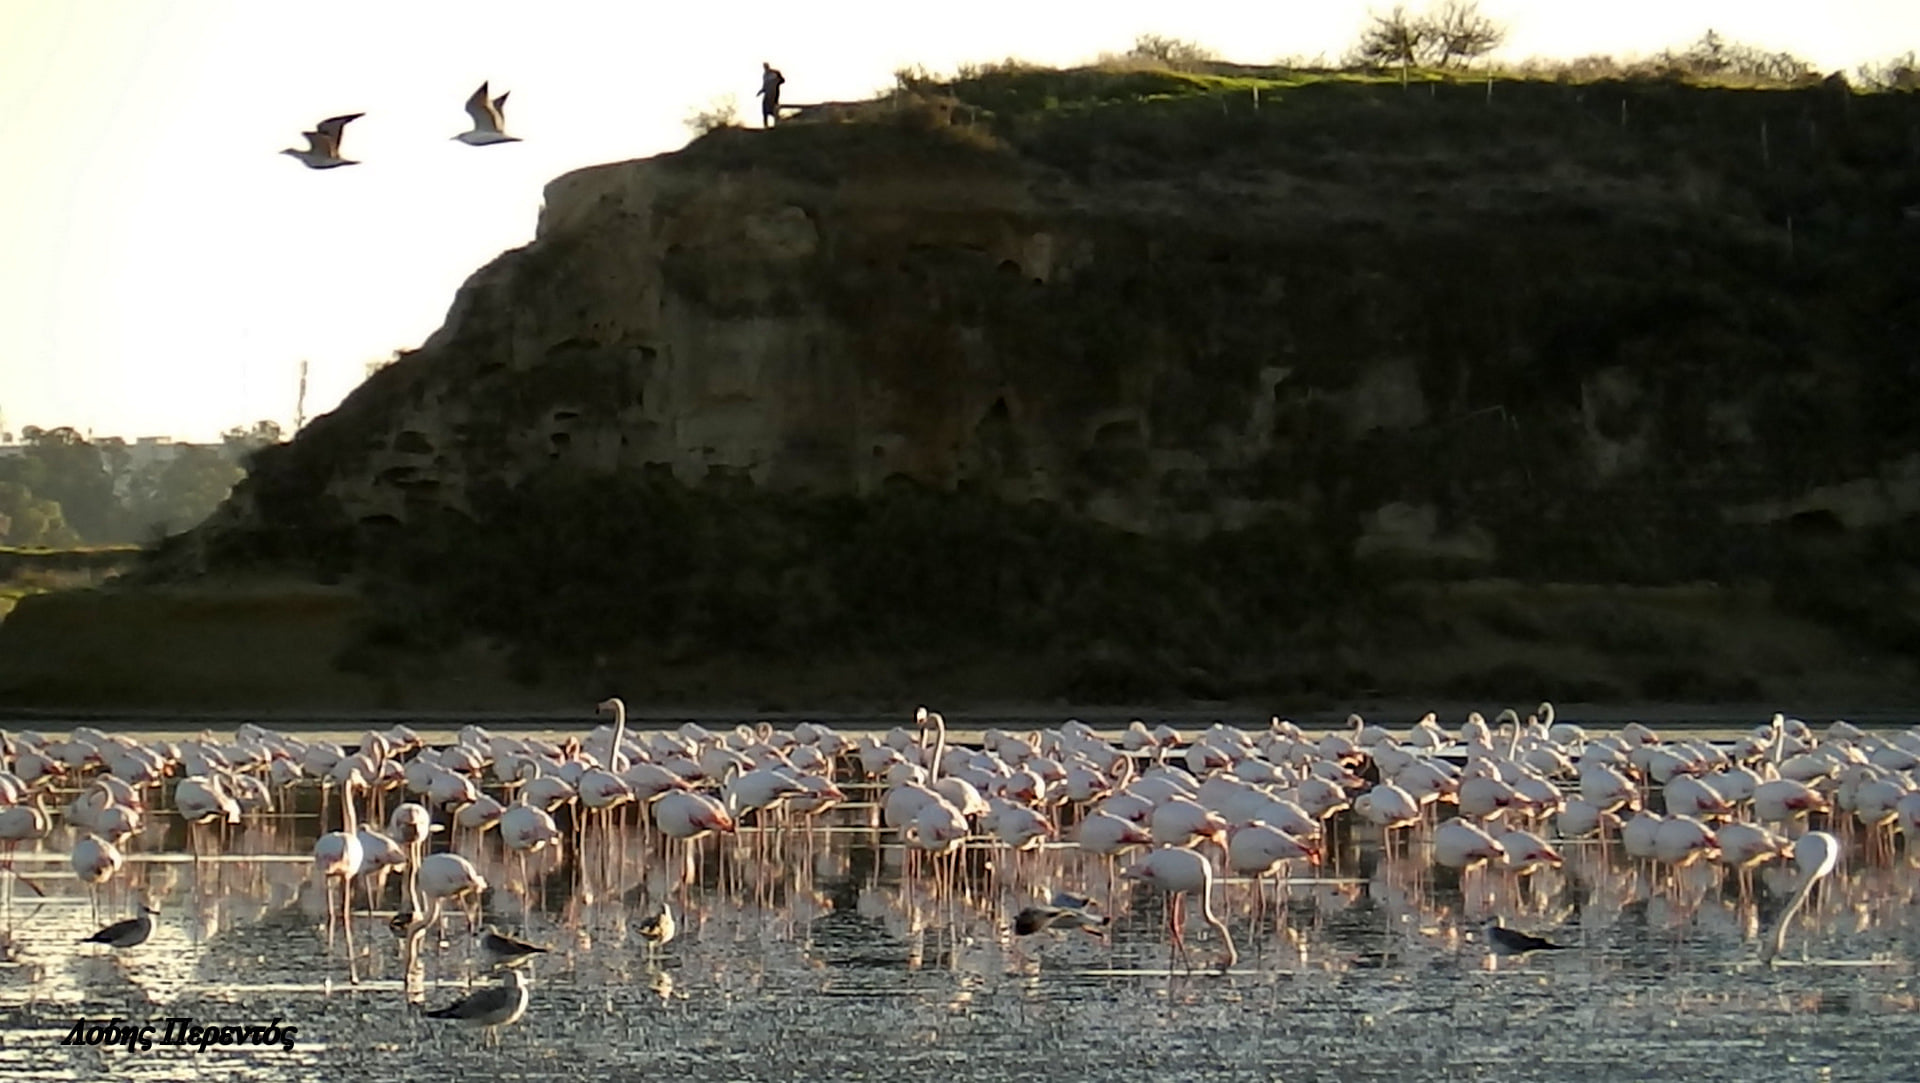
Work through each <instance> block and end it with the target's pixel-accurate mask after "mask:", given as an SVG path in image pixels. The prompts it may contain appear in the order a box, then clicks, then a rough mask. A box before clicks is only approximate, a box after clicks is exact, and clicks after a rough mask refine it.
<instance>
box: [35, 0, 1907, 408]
mask: <svg viewBox="0 0 1920 1083" xmlns="http://www.w3.org/2000/svg"><path fill="white" fill-rule="evenodd" d="M1375 6H1376V7H1378V8H1381V9H1384V8H1386V7H1388V6H1390V3H1389V2H1379V3H1376V4H1375ZM1421 6H1422V4H1421V2H1420V0H1414V2H1412V3H1409V4H1408V7H1409V8H1410V9H1412V10H1419V9H1420V8H1421ZM1367 8H1368V5H1367V4H1366V3H1365V2H1364V0H1263V2H1261V3H1253V2H1249V0H1236V2H1232V3H1213V2H1207V0H1190V2H1187V3H1167V2H1166V0H1156V2H1153V3H1147V2H1141V0H1103V2H1101V3H1098V4H1094V3H1079V2H1077V3H1064V2H1054V0H1017V2H1016V0H968V2H966V3H963V4H959V5H948V6H945V7H939V6H927V5H916V4H911V3H907V4H903V3H900V2H898V0H883V2H855V0H815V2H810V3H796V2H794V0H782V2H779V3H769V2H760V0H721V2H715V3H696V4H684V5H672V4H660V3H641V2H639V0H599V2H589V0H542V2H539V3H532V2H527V0H459V2H444V0H371V2H364V0H326V2H324V3H310V2H305V0H0V429H4V430H6V431H11V432H16V433H17V432H18V431H19V430H20V429H21V428H22V427H24V426H26V425H40V426H43V427H52V426H55V425H63V424H64V425H73V426H75V427H76V428H79V429H81V430H83V431H86V430H91V431H92V432H93V433H94V434H95V435H97V436H110V435H120V436H127V437H130V438H131V437H137V436H147V435H170V436H174V437H176V438H183V439H194V440H206V439H211V438H213V437H215V436H216V434H218V433H219V432H220V431H221V430H222V429H225V428H227V427H229V426H231V425H235V424H245V423H251V422H252V421H254V420H255V419H258V418H272V419H274V420H277V421H279V422H281V423H282V424H283V425H284V424H290V423H291V421H292V419H293V413H294V403H295V388H296V380H297V371H298V366H299V363H300V361H301V360H302V359H303V358H304V359H306V360H307V361H309V362H310V363H311V376H310V385H309V390H308V396H307V415H308V417H309V418H311V417H313V416H315V415H317V414H319V413H322V412H324V411H326V410H328V409H330V408H332V407H333V406H334V405H336V404H337V403H338V402H339V400H340V399H341V398H342V397H343V396H344V395H345V394H346V393H347V392H348V391H350V390H351V389H352V388H353V386H354V385H356V384H357V383H359V381H360V380H361V379H362V378H364V376H365V372H366V365H367V363H368V362H369V361H375V360H381V359H384V358H386V357H388V356H390V355H391V353H392V351H393V350H395V349H398V348H411V347H414V346H417V345H419V343H420V342H421V341H422V340H424V339H425V338H426V337H427V336H428V335H429V334H431V333H432V331H433V330H434V329H435V328H436V327H438V326H439V324H440V322H441V320H442V318H443V317H444V316H445V314H446V310H447V306H448V305H449V304H450V303H451V302H452V300H453V295H454V291H455V290H456V289H457V288H458V287H459V285H460V283H461V282H462V281H464V280H465V278H466V277H467V276H468V275H469V274H471V273H472V272H473V271H475V270H477V269H478V268H479V267H480V266H481V265H482V264H484V263H486V262H487V261H488V260H490V259H491V258H493V257H494V256H495V255H497V254H499V253H500V252H501V251H503V250H505V249H508V248H513V247H516V246H518V245H522V244H525V243H526V242H527V241H529V240H531V239H532V237H533V227H534V220H535V216H536V214H537V213H538V210H539V207H540V194H541V188H542V186H543V185H545V183H546V182H547V181H548V180H551V179H552V178H554V177H556V176H558V175H560V174H561V173H564V172H567V171H569V170H572V169H577V168H580V167H582V166H588V165H594V164H597V163H601V162H610V161H620V160H624V159H629V158H638V157H644V156H647V155H652V154H658V153H661V152H664V151H669V150H673V149H675V148H677V147H679V146H681V145H683V144H684V143H685V142H686V140H687V131H686V128H685V127H684V125H683V123H682V121H683V119H684V118H685V117H686V116H687V115H688V113H689V112H690V111H692V110H693V109H694V108H696V107H699V106H702V105H705V104H707V103H708V102H709V101H711V100H712V99H714V98H715V97H717V96H721V95H732V96H734V97H735V98H736V99H737V100H738V102H739V105H740V110H741V114H742V116H743V117H746V118H753V117H754V116H756V114H755V110H754V105H755V101H754V98H753V92H754V90H755V89H756V88H757V86H758V85H759V82H758V77H759V68H760V62H761V60H763V59H764V60H769V61H772V62H773V64H774V65H775V66H776V67H778V68H780V69H781V70H782V71H783V72H785V74H786V76H787V87H786V100H788V101H792V102H805V101H819V100H834V99H847V98H855V97H862V96H866V95H868V94H870V93H872V92H874V91H875V90H878V89H880V88H882V87H884V86H886V85H888V84H889V83H890V82H891V74H892V72H893V71H894V70H895V69H896V68H899V67H902V66H904V65H908V64H915V63H918V64H922V65H925V66H926V67H928V68H930V69H933V70H934V71H950V70H952V68H953V66H954V65H955V64H956V63H959V62H962V61H969V60H987V59H996V58H1000V57H1005V56H1010V55H1011V56H1019V57H1023V58H1025V59H1029V60H1034V61H1039V62H1046V63H1058V64H1067V63H1075V62H1079V61H1083V60H1087V59H1091V58H1092V57H1093V56H1094V55H1096V54H1098V53H1100V52H1101V51H1120V50H1123V49H1125V48H1126V46H1127V45H1128V44H1129V43H1130V42H1131V41H1132V40H1133V38H1134V36H1135V35H1137V34H1140V33H1144V32H1153V33H1160V34H1167V35H1172V36H1175V37H1181V38H1189V39H1193V40H1195V41H1198V42H1200V43H1201V44H1203V45H1206V46H1209V47H1211V48H1213V49H1215V50H1217V51H1218V52H1220V53H1222V54H1223V55H1224V56H1225V57H1226V58H1228V59H1230V60H1236V61H1241V62H1245V63H1261V62H1266V61H1270V60H1273V59H1274V58H1276V57H1280V56H1307V57H1312V56H1315V55H1323V56H1325V57H1326V58H1327V59H1329V60H1332V59H1336V58H1337V57H1338V56H1339V55H1340V54H1341V53H1343V52H1344V51H1345V50H1346V48H1347V47H1348V45H1349V44H1350V43H1351V42H1352V41H1353V39H1354V38H1355V36H1356V34H1357V32H1358V30H1359V28H1360V26H1361V25H1362V23H1363V22H1364V21H1365V14H1366V11H1367ZM1481 8H1482V10H1483V11H1485V12H1487V13H1488V14H1489V15H1492V16H1494V17H1496V18H1498V19H1499V20H1501V21H1502V22H1504V23H1505V24H1507V25H1508V27H1509V28H1510V31H1511V33H1510V38H1509V43H1508V46H1507V47H1506V48H1505V49H1504V50H1503V51H1502V55H1504V56H1508V57H1514V58H1518V57H1526V56H1547V57H1571V56H1580V55H1586V54H1592V53H1611V54H1613V55H1615V56H1620V57H1626V56H1631V55H1645V54H1647V53H1651V52H1654V51H1657V50H1659V49H1661V48H1663V47H1667V46H1679V45H1682V44H1684V43H1686V42H1689V41H1691V40H1693V39H1695V38H1697V37H1698V36H1699V35H1700V34H1701V32H1703V31H1704V30H1706V29H1707V28H1708V27H1712V28H1714V29H1716V30H1718V31H1719V32H1720V33H1721V34H1722V35H1723V36H1725V37H1727V38H1729V39H1731V40H1736V41H1742V42H1747V43H1751V44H1754V45H1759V46H1763V47H1766V48H1768V49H1783V50H1789V51H1792V52H1794V53H1797V54H1799V55H1801V56H1804V57H1807V58H1808V59H1809V60H1811V61H1813V62H1814V63H1815V64H1816V65H1817V66H1819V67H1821V68H1822V69H1828V70H1831V69H1836V68H1845V69H1849V70H1850V69H1851V68H1852V67H1853V66H1854V65H1856V64H1858V63H1860V62H1862V61H1866V60H1881V59H1885V58H1888V57H1891V56H1894V55H1896V54H1899V53H1902V52H1905V51H1906V50H1908V49H1915V48H1920V0H1793V2H1778V0H1606V2H1600V0H1585V2H1575V0H1482V4H1481ZM483 79H486V80H490V81H491V83H492V88H493V92H494V93H495V94H499V93H501V92H503V91H511V92H512V97H511V99H510V100H509V102H508V105H507V121H508V124H507V127H508V130H509V131H510V132H513V133H514V134H518V135H520V136H522V137H523V138H524V139H525V142H521V143H513V144H506V145H502V146H492V147H468V146H465V145H463V144H460V143H456V142H453V141H452V139H451V137H452V136H453V135H455V134H456V133H458V132H460V131H463V130H465V129H466V127H467V117H466V114H465V113H464V112H463V111H462V104H463V103H464V102H465V100H466V97H467V95H468V94H469V93H471V92H472V90H473V88H474V87H475V86H477V85H479V83H480V81H481V80H483ZM355 112H365V113H366V116H364V117H362V118H361V119H359V120H357V121H355V122H354V123H353V124H351V125H350V126H349V127H348V129H347V134H346V139H345V141H344V147H343V152H344V153H345V155H346V156H347V157H349V158H355V159H359V160H360V161H361V162H363V163H364V164H361V165H357V166H349V167H345V168H341V169H331V170H309V169H307V168H306V167H304V166H302V165H301V164H299V163H298V162H296V161H295V160H294V159H292V158H290V157H286V156H284V155H280V154H278V153H276V152H277V151H278V150H279V149H280V148H282V147H296V146H304V145H305V143H304V140H302V139H301V137H300V133H301V132H302V131H304V130H306V129H307V128H309V127H311V126H312V125H313V124H314V123H315V122H317V121H319V120H320V119H321V118H323V117H327V116H332V115H335V114H340V113H355Z"/></svg>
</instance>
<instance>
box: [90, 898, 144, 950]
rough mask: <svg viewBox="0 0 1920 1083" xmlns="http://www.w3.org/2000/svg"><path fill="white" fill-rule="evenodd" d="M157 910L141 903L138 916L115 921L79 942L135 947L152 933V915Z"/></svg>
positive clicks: (114, 946)
mask: <svg viewBox="0 0 1920 1083" xmlns="http://www.w3.org/2000/svg"><path fill="white" fill-rule="evenodd" d="M159 912H160V911H158V910H155V909H153V908H151V907H149V906H147V905H146V904H145V903H142V904H141V905H140V916H139V917H133V918H128V919H127V920H125V921H116V922H114V923H113V924H112V925H109V926H107V927H106V928H104V929H102V930H100V931H99V932H97V933H94V934H93V935H92V936H89V937H87V938H86V939H85V940H82V941H80V942H81V943H82V944H105V945H107V946H108V947H110V948H137V947H139V946H140V945H142V944H144V943H146V942H147V937H149V936H152V935H153V916H154V915H155V914H158V913H159Z"/></svg>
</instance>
